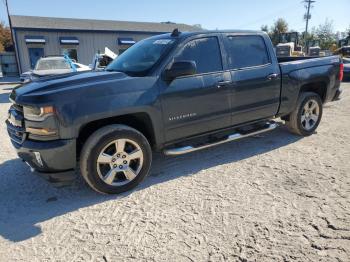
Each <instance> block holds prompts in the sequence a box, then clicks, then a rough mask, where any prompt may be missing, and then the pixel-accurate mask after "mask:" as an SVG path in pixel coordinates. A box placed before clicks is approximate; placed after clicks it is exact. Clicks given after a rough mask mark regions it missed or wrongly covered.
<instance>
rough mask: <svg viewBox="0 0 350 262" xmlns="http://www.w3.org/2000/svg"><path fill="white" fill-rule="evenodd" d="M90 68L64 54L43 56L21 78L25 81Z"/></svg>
mask: <svg viewBox="0 0 350 262" xmlns="http://www.w3.org/2000/svg"><path fill="white" fill-rule="evenodd" d="M89 70H91V69H90V68H89V67H88V66H86V65H83V64H80V63H77V62H76V61H74V60H72V59H69V58H67V57H64V56H49V57H42V58H40V59H39V60H38V62H37V63H36V65H35V68H34V69H33V70H31V71H28V72H25V73H23V74H21V76H20V80H21V82H24V83H25V82H29V81H31V80H34V79H37V78H40V77H44V76H52V75H60V74H67V73H71V72H81V71H89Z"/></svg>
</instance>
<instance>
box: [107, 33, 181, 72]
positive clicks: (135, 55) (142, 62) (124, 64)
mask: <svg viewBox="0 0 350 262" xmlns="http://www.w3.org/2000/svg"><path fill="white" fill-rule="evenodd" d="M174 42H175V40H174V39H170V38H169V39H146V40H142V41H140V42H138V43H136V44H135V45H133V46H132V47H130V48H129V49H128V50H126V51H125V52H124V53H123V54H121V55H120V56H118V57H117V58H116V59H115V60H114V61H113V62H112V63H110V64H109V65H108V66H107V68H106V70H107V71H119V72H123V73H126V74H128V75H131V76H145V75H146V74H147V73H148V72H149V71H150V70H151V69H152V68H153V67H154V65H155V64H157V63H158V61H160V59H161V58H162V57H163V56H164V55H165V54H166V53H167V52H168V51H169V50H170V49H171V48H172V47H173V46H174Z"/></svg>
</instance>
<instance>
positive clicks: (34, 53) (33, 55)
mask: <svg viewBox="0 0 350 262" xmlns="http://www.w3.org/2000/svg"><path fill="white" fill-rule="evenodd" d="M28 52H29V61H30V68H31V69H34V67H35V65H36V62H37V61H38V60H39V59H40V58H41V57H43V56H44V48H28Z"/></svg>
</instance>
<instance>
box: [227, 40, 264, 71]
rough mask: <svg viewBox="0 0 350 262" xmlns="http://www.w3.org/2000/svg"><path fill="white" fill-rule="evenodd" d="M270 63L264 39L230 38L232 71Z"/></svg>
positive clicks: (229, 55)
mask: <svg viewBox="0 0 350 262" xmlns="http://www.w3.org/2000/svg"><path fill="white" fill-rule="evenodd" d="M269 62H270V59H269V56H268V53H267V49H266V45H265V42H264V39H263V38H262V37H260V36H229V37H228V63H229V67H230V68H231V69H240V68H245V67H252V66H260V65H266V64H268V63H269Z"/></svg>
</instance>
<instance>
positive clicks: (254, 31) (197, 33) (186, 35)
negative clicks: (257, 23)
mask: <svg viewBox="0 0 350 262" xmlns="http://www.w3.org/2000/svg"><path fill="white" fill-rule="evenodd" d="M213 33H223V34H227V33H233V34H236V33H238V34H256V35H265V34H266V33H265V32H263V31H256V30H203V31H195V32H179V34H178V35H173V34H172V33H167V34H162V35H157V36H153V37H152V38H154V39H162V38H169V37H174V38H187V37H191V36H195V35H206V34H208V35H209V34H213Z"/></svg>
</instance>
